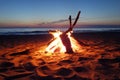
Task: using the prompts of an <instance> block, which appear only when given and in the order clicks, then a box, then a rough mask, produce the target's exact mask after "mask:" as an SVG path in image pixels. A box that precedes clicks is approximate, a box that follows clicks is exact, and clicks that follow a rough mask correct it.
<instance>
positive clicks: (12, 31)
mask: <svg viewBox="0 0 120 80" xmlns="http://www.w3.org/2000/svg"><path fill="white" fill-rule="evenodd" d="M67 29H68V28H65V27H62V28H60V27H58V28H53V27H45V28H43V27H42V28H38V27H33V28H32V27H30V28H28V27H26V28H25V27H24V28H23V27H19V28H18V27H12V28H3V27H2V28H0V35H39V34H48V32H49V30H60V31H65V30H67ZM105 31H112V32H120V27H115V28H114V27H75V28H73V32H74V33H84V32H105Z"/></svg>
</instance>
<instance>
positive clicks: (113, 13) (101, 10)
mask: <svg viewBox="0 0 120 80" xmlns="http://www.w3.org/2000/svg"><path fill="white" fill-rule="evenodd" d="M79 10H81V15H80V19H79V21H78V23H77V25H120V0H0V27H44V26H47V27H48V26H66V25H68V23H69V22H68V17H69V15H71V16H72V18H75V17H76V15H77V13H78V11H79Z"/></svg>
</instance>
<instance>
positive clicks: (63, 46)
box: [46, 11, 80, 53]
mask: <svg viewBox="0 0 120 80" xmlns="http://www.w3.org/2000/svg"><path fill="white" fill-rule="evenodd" d="M79 15H80V11H79V12H78V15H77V17H76V19H75V22H74V24H73V25H71V24H72V22H71V20H72V19H71V16H69V20H70V28H69V29H68V30H67V31H65V32H61V31H59V30H56V31H54V32H49V33H50V34H52V35H53V37H54V38H53V40H52V41H51V42H50V44H49V45H48V46H47V48H46V52H49V53H65V52H66V53H73V52H78V51H79V49H80V45H79V43H78V42H77V41H76V40H75V39H74V38H73V37H72V36H71V33H72V29H73V27H74V26H75V24H76V22H77V20H78V18H79Z"/></svg>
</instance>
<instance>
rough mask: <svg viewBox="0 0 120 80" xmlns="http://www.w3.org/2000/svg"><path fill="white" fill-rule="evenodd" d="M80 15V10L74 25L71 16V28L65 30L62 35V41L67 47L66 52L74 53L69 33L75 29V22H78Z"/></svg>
mask: <svg viewBox="0 0 120 80" xmlns="http://www.w3.org/2000/svg"><path fill="white" fill-rule="evenodd" d="M79 15H80V11H79V12H78V15H77V17H76V19H75V22H74V24H73V25H72V21H71V16H69V21H70V27H69V29H68V30H67V31H65V32H63V33H62V34H61V35H60V38H61V40H62V43H63V45H64V46H65V47H66V53H73V50H72V45H71V42H70V39H69V37H68V35H67V33H69V32H71V31H72V30H73V27H74V26H75V24H76V23H77V21H78V19H79Z"/></svg>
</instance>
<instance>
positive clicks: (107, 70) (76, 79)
mask: <svg viewBox="0 0 120 80" xmlns="http://www.w3.org/2000/svg"><path fill="white" fill-rule="evenodd" d="M73 37H74V38H75V39H76V40H77V41H78V42H79V44H80V45H81V51H80V52H79V53H74V54H60V53H53V54H52V55H51V56H49V55H47V54H46V53H45V52H44V49H45V47H46V46H47V44H48V43H49V41H50V40H51V38H52V36H50V35H46V34H45V35H24V36H22V35H21V36H20V35H19V36H0V80H119V79H120V76H119V75H120V36H119V32H116V33H114V32H104V33H76V34H73Z"/></svg>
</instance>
